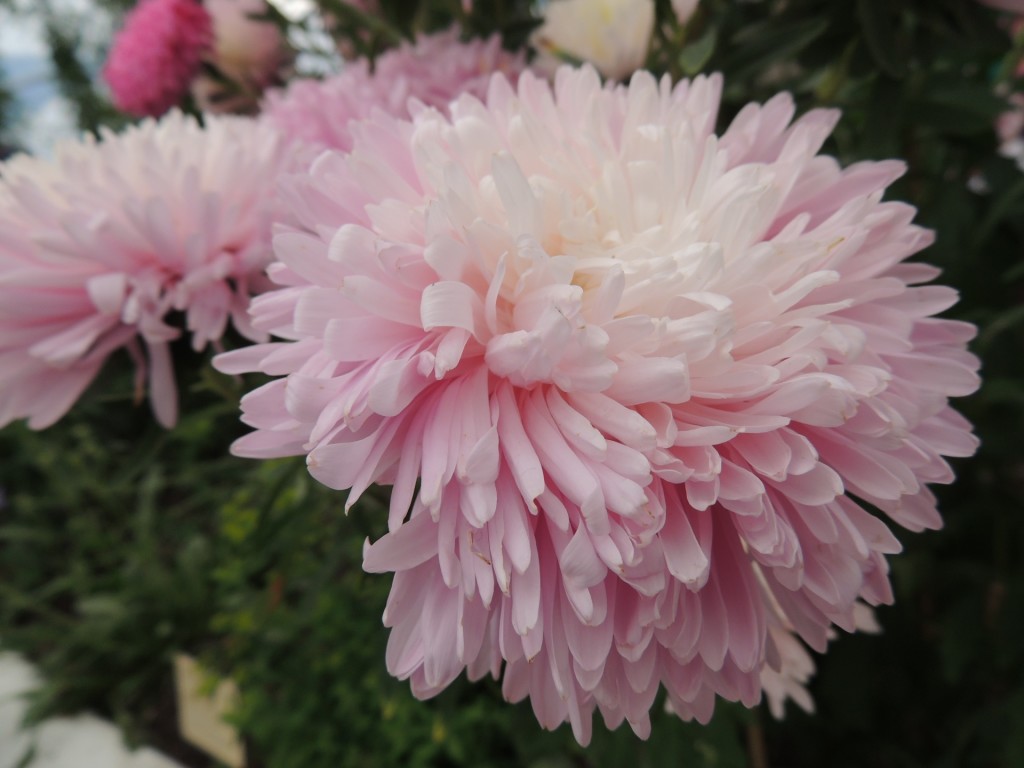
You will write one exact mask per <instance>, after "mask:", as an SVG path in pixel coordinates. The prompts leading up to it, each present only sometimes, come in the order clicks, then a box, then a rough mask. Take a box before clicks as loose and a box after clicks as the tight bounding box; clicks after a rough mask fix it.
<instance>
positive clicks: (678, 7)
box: [672, 0, 700, 24]
mask: <svg viewBox="0 0 1024 768" xmlns="http://www.w3.org/2000/svg"><path fill="white" fill-rule="evenodd" d="M699 3H700V0H672V10H673V11H675V14H676V19H677V20H678V21H679V23H680V24H686V23H687V22H688V21H689V20H690V17H692V16H693V14H694V13H696V11H697V5H698V4H699Z"/></svg>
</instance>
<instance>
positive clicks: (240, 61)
mask: <svg viewBox="0 0 1024 768" xmlns="http://www.w3.org/2000/svg"><path fill="white" fill-rule="evenodd" d="M206 8H207V10H208V11H209V13H210V16H211V18H212V19H213V29H214V36H215V40H214V45H213V49H212V51H211V53H210V54H209V55H208V57H207V58H208V60H209V62H210V64H212V65H213V66H214V67H215V68H216V69H217V71H218V72H219V74H220V75H222V76H223V77H224V78H227V80H228V81H229V82H228V83H224V82H222V81H221V80H218V79H215V78H214V77H212V76H211V75H208V74H203V75H200V76H199V77H198V78H196V80H195V81H194V82H193V83H192V95H193V96H194V97H195V99H196V102H197V103H198V104H199V106H200V107H201V108H202V109H203V111H204V112H213V113H224V112H249V111H251V110H253V109H254V108H255V106H256V104H257V102H258V101H259V97H260V95H261V94H262V92H263V90H264V89H265V88H267V87H268V86H270V85H271V84H272V83H273V82H274V81H275V80H276V79H277V78H278V76H279V74H280V72H281V69H282V68H283V67H284V65H285V64H286V63H288V61H289V60H290V58H291V56H290V52H289V49H288V46H287V44H286V43H285V40H284V36H283V35H282V34H281V30H280V29H279V28H278V27H277V25H276V24H274V23H273V22H272V21H268V20H261V19H260V18H259V17H260V16H261V15H265V14H266V13H267V11H268V10H269V9H268V7H267V4H266V2H265V1H264V0H207V2H206Z"/></svg>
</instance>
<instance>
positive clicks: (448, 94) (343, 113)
mask: <svg viewBox="0 0 1024 768" xmlns="http://www.w3.org/2000/svg"><path fill="white" fill-rule="evenodd" d="M524 66H525V59H524V57H523V55H522V54H512V53H508V52H507V51H505V50H503V49H502V47H501V40H500V38H499V37H498V36H497V35H494V36H492V37H491V38H489V39H487V40H471V41H469V42H460V41H459V33H458V30H457V29H451V30H449V31H447V32H442V33H439V34H435V35H426V36H423V37H420V38H419V39H418V40H417V42H416V43H415V44H413V43H406V44H404V45H401V46H399V47H398V48H395V49H393V50H391V51H388V52H387V53H385V54H384V55H382V56H381V57H380V58H378V59H377V62H376V64H375V65H374V68H373V71H372V72H371V70H370V65H369V63H368V62H366V61H365V60H359V61H353V62H350V63H348V64H347V65H346V66H345V69H344V71H342V72H341V74H339V75H336V76H334V77H330V78H328V79H326V80H296V81H293V82H292V83H291V84H290V85H289V86H288V88H287V89H286V90H284V91H279V92H272V93H270V94H268V97H267V99H266V103H265V105H264V113H265V114H266V115H267V118H268V119H269V120H270V121H271V122H272V123H273V124H274V125H276V126H277V127H278V128H279V129H280V130H282V131H283V132H284V133H286V134H287V135H288V136H289V137H290V138H291V139H292V140H293V141H296V142H302V143H304V144H306V145H308V146H310V147H313V148H315V149H318V150H319V149H325V148H332V149H341V150H346V151H347V150H349V149H351V148H352V133H351V131H350V129H349V124H350V123H351V122H352V121H353V120H359V119H363V118H368V117H370V116H371V115H373V114H374V113H375V112H378V111H381V112H384V113H386V114H389V115H395V116H398V117H408V116H409V107H410V100H415V101H416V102H420V103H421V104H425V105H427V106H430V107H437V108H439V109H445V108H446V107H447V106H448V103H449V102H450V101H451V100H452V99H454V98H455V97H457V96H458V95H459V94H461V93H471V94H473V95H475V96H483V95H484V92H485V91H486V89H487V83H488V81H489V80H490V76H491V75H492V74H493V73H495V72H502V73H504V74H505V75H507V76H508V77H510V78H512V79H513V80H514V79H515V78H516V77H518V75H519V73H520V72H521V71H522V70H523V68H524Z"/></svg>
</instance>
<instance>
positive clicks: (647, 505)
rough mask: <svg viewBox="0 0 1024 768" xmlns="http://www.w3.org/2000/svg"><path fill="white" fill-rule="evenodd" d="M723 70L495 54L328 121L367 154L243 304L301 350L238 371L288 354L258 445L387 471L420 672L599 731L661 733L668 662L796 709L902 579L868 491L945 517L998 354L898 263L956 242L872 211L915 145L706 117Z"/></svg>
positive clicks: (398, 615)
mask: <svg viewBox="0 0 1024 768" xmlns="http://www.w3.org/2000/svg"><path fill="white" fill-rule="evenodd" d="M402 87H403V88H404V86H402ZM721 88H722V82H721V79H720V78H719V77H717V76H712V77H700V78H697V79H695V80H693V81H684V82H681V83H679V84H677V85H675V86H673V85H672V84H671V83H670V82H669V81H668V80H667V79H665V80H661V81H656V80H655V79H654V78H653V77H652V76H651V75H649V74H647V73H639V74H637V75H636V76H634V78H633V79H632V81H631V83H630V84H629V85H628V86H617V87H612V86H608V87H602V85H601V83H600V80H599V77H598V76H597V74H596V72H594V71H593V70H592V69H589V68H585V69H582V70H571V69H568V68H564V69H562V70H560V71H559V72H558V74H557V77H556V79H555V83H554V86H553V87H552V86H550V85H549V84H548V83H547V82H545V81H542V80H539V79H537V78H535V77H533V76H532V75H529V74H525V75H523V76H522V77H521V78H520V80H519V84H518V88H516V87H513V86H512V85H510V84H509V83H508V81H507V80H506V79H505V78H503V77H501V76H496V77H495V78H494V79H492V80H491V82H490V87H489V90H488V92H487V95H486V99H485V100H483V101H481V100H479V99H477V98H475V97H473V96H464V97H462V98H460V99H458V100H457V101H455V102H454V103H452V104H451V106H450V109H449V110H446V111H445V112H441V111H438V110H434V109H420V110H416V111H415V115H414V117H413V118H412V120H411V122H410V121H405V120H400V119H395V118H392V117H388V116H387V115H384V114H382V113H380V112H378V113H377V114H375V115H374V116H373V117H372V119H371V120H369V121H367V122H360V123H349V122H348V121H347V119H346V120H344V121H342V120H338V119H334V118H331V117H328V118H326V119H325V120H322V121H320V122H319V123H318V126H319V127H318V129H317V130H318V131H320V132H319V133H317V134H316V135H315V136H316V138H318V140H320V141H322V143H324V144H333V145H334V146H341V147H348V146H351V147H352V151H351V153H348V154H344V153H339V152H329V153H324V154H323V155H321V156H320V157H319V158H318V159H317V161H316V162H315V163H314V164H313V166H312V168H311V170H310V173H309V174H307V175H303V176H296V177H293V178H291V179H290V180H289V181H288V183H287V184H286V185H285V188H284V199H285V203H286V204H287V205H288V206H289V207H290V217H291V222H292V224H291V225H289V226H286V227H282V228H281V229H280V231H279V233H278V234H277V235H276V237H275V240H274V249H275V253H276V255H277V258H278V262H276V263H275V264H273V265H272V267H271V269H270V275H271V276H272V278H273V279H274V280H275V281H276V282H277V283H278V284H279V285H280V286H281V288H280V289H279V290H276V291H273V292H270V293H267V294H264V295H262V296H260V297H258V298H257V299H256V300H255V301H254V304H253V317H254V325H255V326H256V327H257V328H258V329H259V330H261V331H263V332H267V333H271V334H274V335H276V336H277V337H279V338H280V339H281V341H277V342H274V343H270V344H264V345H257V346H255V347H251V348H248V349H243V350H239V351H237V352H233V353H229V354H228V355H225V356H221V357H220V358H218V362H217V365H218V367H220V368H221V369H222V370H225V371H228V372H242V371H251V370H260V371H263V372H264V373H267V374H269V375H271V376H275V377H278V378H276V379H275V380H274V381H272V382H271V383H269V384H266V385H265V386H263V387H261V388H260V389H257V390H256V391H254V392H252V393H250V394H249V395H248V396H246V398H245V399H244V401H243V410H244V417H243V418H244V421H245V422H246V423H247V424H249V425H251V426H253V427H254V428H255V431H254V432H253V433H251V434H249V435H247V436H246V437H244V438H242V439H241V440H239V441H238V442H237V443H236V446H235V451H236V452H237V453H238V454H239V455H243V456H251V457H273V456H285V455H294V454H308V464H309V469H310V472H311V473H312V474H313V476H314V477H316V478H317V479H318V480H320V481H321V482H323V483H325V484H327V485H328V486H330V487H332V488H337V489H349V498H348V504H349V505H351V504H353V503H355V502H356V500H357V499H358V498H359V496H360V495H361V494H362V493H363V492H364V491H365V490H366V489H367V488H368V487H369V486H370V485H371V484H373V483H384V484H389V485H391V486H392V487H393V489H392V496H391V506H390V514H389V518H388V532H387V533H386V534H385V535H383V536H382V537H381V538H379V539H378V540H377V541H375V542H373V543H370V542H367V544H366V548H365V551H364V567H365V568H366V570H368V571H370V572H393V573H394V574H395V577H394V583H393V587H392V592H391V596H390V599H389V602H388V605H387V609H386V611H385V615H384V621H385V623H386V624H387V625H388V626H389V627H391V628H392V631H391V636H390V640H389V643H388V649H387V664H388V668H389V669H390V671H391V672H392V673H393V674H394V675H396V676H398V677H400V678H402V679H409V680H410V681H411V683H412V688H413V691H414V692H415V693H416V695H418V696H424V697H425V696H432V695H434V694H436V693H438V692H439V691H441V690H442V689H444V688H445V686H447V685H448V684H449V683H451V682H452V681H453V680H454V679H455V678H456V677H457V676H458V675H459V674H460V673H461V672H462V671H463V670H466V671H467V672H468V674H469V676H470V677H471V678H479V677H481V676H483V675H486V674H491V675H494V676H496V677H497V676H499V675H502V674H503V690H504V693H505V696H506V697H507V698H508V699H510V700H513V701H516V700H520V699H523V698H526V697H529V698H530V700H531V703H532V705H533V708H534V711H535V713H536V715H537V717H538V719H539V721H540V722H541V724H543V725H544V726H545V727H548V728H554V727H556V726H557V725H558V724H559V723H561V722H564V721H568V722H570V723H571V725H572V728H573V731H574V733H575V735H576V737H577V739H579V740H580V741H581V742H583V743H586V742H587V741H588V740H589V738H590V732H591V719H592V714H593V712H594V711H595V710H598V711H600V712H601V713H602V715H603V716H604V719H605V721H606V723H608V725H609V726H611V727H615V726H617V725H618V724H620V723H621V722H622V721H623V720H626V721H628V722H629V724H630V726H631V727H632V728H633V730H634V731H635V732H636V733H637V734H639V735H641V736H646V735H647V734H648V732H649V729H650V720H649V711H650V709H651V706H652V704H653V702H654V700H655V696H656V694H657V692H658V690H659V687H661V686H664V688H665V689H666V691H667V693H668V697H669V701H670V702H671V705H672V707H673V708H674V709H675V711H676V712H677V713H679V715H680V716H682V717H685V718H697V719H698V720H701V721H706V720H707V719H708V718H709V717H710V716H711V713H712V709H713V706H714V702H715V699H716V696H721V697H724V698H726V699H730V700H738V701H742V702H744V703H745V704H748V705H752V704H754V703H756V702H757V701H758V700H759V699H760V698H761V695H762V691H763V690H766V691H767V692H768V694H769V696H770V698H771V700H772V704H773V708H776V709H777V708H778V707H779V706H780V703H781V698H782V697H783V696H785V695H791V696H795V697H796V698H797V700H798V702H801V703H803V704H804V705H805V706H807V705H809V702H808V701H807V700H806V692H805V691H803V688H802V683H803V682H804V681H805V680H806V678H807V676H808V675H809V674H810V670H811V669H812V667H813V665H812V664H811V662H810V659H809V658H808V657H807V654H806V651H804V650H803V647H802V644H801V641H802V642H803V643H806V644H807V645H809V646H810V647H812V648H814V649H817V650H822V649H824V647H825V645H826V643H827V640H828V638H829V637H830V635H831V632H832V627H833V626H838V627H840V628H842V629H845V630H848V631H853V630H855V629H856V628H858V627H859V626H861V627H863V626H864V625H865V623H866V622H867V621H869V619H868V618H867V617H866V610H867V609H866V605H865V604H868V605H875V604H879V603H887V602H889V601H890V600H891V599H892V592H891V589H890V585H889V581H888V576H887V574H888V565H887V562H886V556H887V555H889V554H892V553H894V552H897V551H899V549H900V545H899V542H898V541H897V540H896V538H895V537H894V536H893V534H892V533H891V532H890V530H889V528H888V526H887V524H886V522H885V521H884V520H883V519H882V518H881V517H879V516H878V515H877V514H876V512H875V511H876V510H877V511H878V512H880V513H881V514H882V515H884V516H885V517H887V518H889V519H890V520H892V521H894V522H895V523H897V524H899V525H902V526H904V527H905V528H908V529H910V530H915V531H916V530H921V529H924V528H936V527H938V526H940V525H941V519H940V517H939V515H938V513H937V511H936V508H935V498H934V496H933V494H932V492H931V491H930V490H929V488H928V484H929V483H946V482H949V481H950V480H951V479H952V477H953V475H952V472H951V470H950V468H949V466H948V464H947V462H946V461H945V459H944V457H947V456H967V455H970V454H972V453H973V452H974V450H975V448H976V440H975V438H974V437H973V436H972V435H971V430H970V426H969V425H968V424H967V423H966V421H965V420H964V419H963V418H962V417H961V416H959V415H958V414H957V413H956V412H955V411H954V410H952V409H951V408H950V406H949V404H948V398H950V397H953V396H961V395H966V394H969V393H971V392H973V391H974V390H975V388H976V387H977V386H978V377H977V374H976V370H977V367H978V361H977V360H976V359H975V358H974V357H973V356H972V355H971V354H970V353H969V352H968V351H967V350H966V343H967V341H968V340H969V339H970V338H971V337H972V335H973V334H974V328H973V326H970V325H968V324H965V323H961V322H957V321H953V320H946V319H939V318H936V317H935V315H936V314H937V313H939V312H942V311H943V310H945V309H946V308H948V307H949V306H951V305H952V304H953V303H954V302H955V301H956V293H955V292H954V291H953V290H951V289H949V288H945V287H942V286H936V285H928V284H927V283H928V282H929V281H931V280H932V279H933V278H935V277H936V275H937V274H938V270H936V269H934V268H933V267H930V266H928V265H926V264H922V263H917V262H914V263H908V262H907V261H906V259H907V258H908V257H910V256H912V255H914V254H916V253H917V252H919V251H920V250H921V249H923V248H924V247H925V246H927V245H928V244H929V243H930V242H931V239H932V235H931V233H930V232H928V231H926V230H924V229H922V228H920V227H918V226H916V225H915V224H913V217H914V213H915V211H914V209H913V208H912V207H910V206H908V205H904V204H902V203H898V202H885V201H883V199H882V198H883V194H884V192H885V189H886V187H887V185H889V184H890V183H891V182H892V181H893V180H894V179H896V178H897V177H898V176H899V175H900V174H901V173H902V172H903V165H902V164H901V163H899V162H894V161H888V162H865V163H858V164H856V165H853V166H850V167H848V168H845V169H844V168H841V167H840V165H839V164H838V163H837V162H836V160H835V159H833V158H831V157H829V156H827V155H822V154H819V152H820V149H821V146H822V144H823V142H824V141H825V140H826V138H827V137H828V135H829V133H830V132H831V130H832V128H833V125H834V124H835V122H836V119H837V114H836V113H835V112H833V111H829V110H815V111H812V112H810V113H808V114H807V115H805V116H803V117H801V118H799V119H797V120H795V121H794V112H795V110H794V106H793V102H792V99H791V98H790V97H788V96H787V95H781V96H778V97H776V98H774V99H772V100H771V101H769V102H767V103H766V104H764V105H758V104H750V105H748V106H747V107H745V108H744V109H743V110H741V111H740V113H739V114H738V115H737V116H736V118H735V119H734V120H733V122H732V124H731V125H730V126H729V127H728V129H727V130H726V131H725V132H724V133H722V134H721V135H716V134H715V132H714V128H715V122H716V117H717V112H718V103H719V97H720V92H721ZM326 101H327V100H326V99H321V100H320V101H319V102H318V106H324V105H325V102H326ZM331 109H333V108H332V107H330V106H327V110H325V111H326V112H327V114H328V115H330V114H331V112H330V111H329V110H331ZM346 114H347V113H346ZM342 126H343V128H342ZM302 129H303V125H302V121H301V120H299V119H296V120H295V130H296V131H300V130H302ZM335 130H343V135H342V136H340V137H338V136H337V135H335V134H334V133H333V131H335ZM797 638H799V640H798V639H797Z"/></svg>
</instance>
